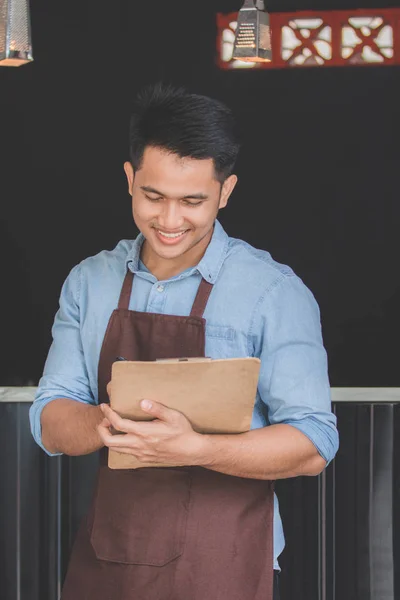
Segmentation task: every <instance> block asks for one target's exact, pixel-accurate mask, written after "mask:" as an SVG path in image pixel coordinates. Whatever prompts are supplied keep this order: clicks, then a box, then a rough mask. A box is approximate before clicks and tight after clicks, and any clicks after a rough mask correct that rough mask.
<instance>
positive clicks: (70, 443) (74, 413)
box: [41, 398, 104, 456]
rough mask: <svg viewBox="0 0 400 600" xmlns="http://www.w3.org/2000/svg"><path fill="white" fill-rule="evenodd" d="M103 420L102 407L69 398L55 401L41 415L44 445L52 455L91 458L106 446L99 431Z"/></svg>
mask: <svg viewBox="0 0 400 600" xmlns="http://www.w3.org/2000/svg"><path fill="white" fill-rule="evenodd" d="M103 419H104V417H103V414H102V412H101V410H100V407H99V406H92V405H91V404H83V403H81V402H76V401H75V400H69V399H67V398H59V399H57V400H53V401H52V402H49V404H47V405H46V406H45V407H44V409H43V411H42V414H41V426H42V443H43V445H44V447H45V448H46V449H47V450H48V451H49V452H51V453H57V452H62V453H63V454H68V455H69V456H80V455H82V454H90V453H91V452H95V451H96V450H99V449H100V448H101V447H102V446H103V442H102V441H101V438H100V436H99V434H98V431H97V426H98V425H99V424H100V423H101V421H102V420H103Z"/></svg>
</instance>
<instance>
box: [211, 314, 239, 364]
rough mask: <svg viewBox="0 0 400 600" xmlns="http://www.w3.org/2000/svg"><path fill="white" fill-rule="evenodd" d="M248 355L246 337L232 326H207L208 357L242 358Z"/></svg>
mask: <svg viewBox="0 0 400 600" xmlns="http://www.w3.org/2000/svg"><path fill="white" fill-rule="evenodd" d="M247 355H248V351H247V345H246V336H242V335H241V334H240V332H238V331H236V329H234V328H233V327H230V326H226V325H215V324H214V323H207V324H206V356H209V357H210V358H241V357H244V356H247Z"/></svg>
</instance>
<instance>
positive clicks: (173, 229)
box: [125, 147, 237, 260]
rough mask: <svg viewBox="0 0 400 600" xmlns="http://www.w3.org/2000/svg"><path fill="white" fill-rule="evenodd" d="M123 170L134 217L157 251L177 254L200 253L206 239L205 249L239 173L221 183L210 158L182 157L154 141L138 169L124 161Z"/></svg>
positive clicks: (168, 256) (169, 255)
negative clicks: (219, 211)
mask: <svg viewBox="0 0 400 600" xmlns="http://www.w3.org/2000/svg"><path fill="white" fill-rule="evenodd" d="M125 172H126V175H127V178H128V184H129V192H130V194H131V195H132V211H133V218H134V221H135V223H136V225H137V227H138V229H139V230H140V231H141V232H142V233H143V235H144V237H145V238H146V241H147V244H148V246H149V248H148V250H150V251H151V253H152V255H153V256H154V255H156V257H158V258H160V259H164V260H165V259H167V260H168V259H170V260H173V259H177V258H179V257H181V256H182V255H184V254H186V253H189V254H196V253H197V249H201V247H202V246H203V245H204V251H205V248H206V247H207V245H208V242H209V240H210V239H211V235H212V231H213V225H214V221H215V219H216V216H217V214H218V210H219V209H220V208H224V207H225V206H226V204H227V201H228V198H229V196H230V194H231V192H232V190H233V188H234V187H235V184H236V181H237V178H236V176H235V175H232V176H231V177H229V178H228V179H227V180H226V181H225V182H224V184H223V185H222V186H221V183H220V182H219V181H217V179H216V178H215V171H214V163H213V160H212V159H207V160H196V159H193V158H180V157H179V156H177V155H176V154H170V153H167V152H166V151H165V150H162V149H160V148H154V147H147V148H146V150H145V153H144V157H143V163H142V166H141V168H140V169H139V170H138V171H136V172H134V171H133V169H132V165H131V164H130V163H125ZM199 245H200V248H198V246H199ZM154 258H155V256H154Z"/></svg>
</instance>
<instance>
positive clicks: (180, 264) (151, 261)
mask: <svg viewBox="0 0 400 600" xmlns="http://www.w3.org/2000/svg"><path fill="white" fill-rule="evenodd" d="M213 231H214V228H212V229H211V231H210V232H209V233H207V235H205V236H204V238H203V239H201V240H200V241H199V242H198V243H197V244H196V245H195V246H193V248H189V250H187V251H186V252H184V254H181V256H177V257H176V258H173V259H170V258H162V257H161V256H159V255H158V254H156V253H155V252H154V250H153V249H152V248H151V247H150V244H149V243H148V242H147V240H145V241H144V243H143V246H142V251H141V260H142V262H143V263H144V265H145V266H146V268H147V269H148V270H149V271H150V273H152V274H153V275H154V277H156V278H157V279H158V280H166V279H171V277H176V275H179V274H180V273H182V272H183V271H186V269H190V268H191V267H195V266H196V265H198V264H199V262H200V260H201V259H202V258H203V256H204V254H205V252H206V250H207V246H208V244H209V243H210V240H211V238H212V235H213Z"/></svg>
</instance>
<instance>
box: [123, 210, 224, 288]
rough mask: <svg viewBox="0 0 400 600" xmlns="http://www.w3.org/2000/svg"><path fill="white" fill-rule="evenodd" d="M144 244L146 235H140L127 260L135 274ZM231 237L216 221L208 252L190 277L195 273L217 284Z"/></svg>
mask: <svg viewBox="0 0 400 600" xmlns="http://www.w3.org/2000/svg"><path fill="white" fill-rule="evenodd" d="M143 242H144V235H143V234H142V233H140V234H139V235H138V236H137V238H136V239H135V241H134V242H133V246H132V248H131V251H130V252H129V254H128V256H127V258H126V265H127V267H128V268H129V269H130V270H131V271H132V272H133V273H137V272H138V271H139V270H140V267H139V261H140V251H141V249H142V245H143ZM228 244H229V237H228V235H227V233H226V232H225V230H224V228H223V227H222V225H221V223H220V222H219V221H215V226H214V231H213V235H212V238H211V241H210V243H209V244H208V246H207V250H206V252H205V254H204V256H203V258H202V259H201V261H200V262H199V264H198V265H197V266H196V267H193V269H190V270H189V271H188V275H189V274H192V273H193V272H194V271H197V272H198V273H200V275H201V276H202V277H203V279H205V280H206V281H208V282H209V283H212V284H213V283H215V281H216V279H217V277H218V274H219V272H220V270H221V267H222V265H223V263H224V260H225V258H226V255H227V252H228Z"/></svg>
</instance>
